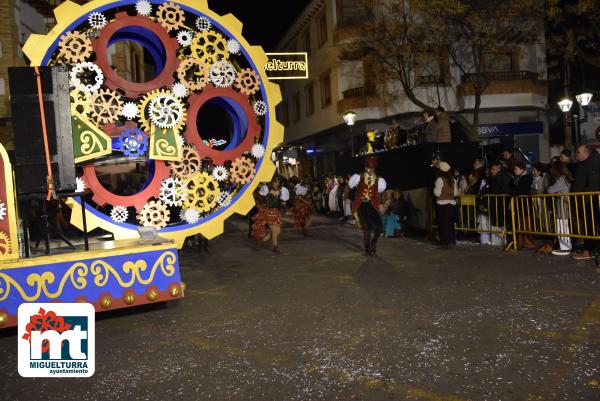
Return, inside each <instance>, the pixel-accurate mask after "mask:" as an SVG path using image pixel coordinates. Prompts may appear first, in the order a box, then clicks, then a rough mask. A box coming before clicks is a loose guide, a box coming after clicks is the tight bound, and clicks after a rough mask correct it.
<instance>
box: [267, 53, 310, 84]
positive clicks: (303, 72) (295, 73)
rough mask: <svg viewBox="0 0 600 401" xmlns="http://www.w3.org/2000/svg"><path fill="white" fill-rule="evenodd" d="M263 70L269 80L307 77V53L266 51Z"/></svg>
mask: <svg viewBox="0 0 600 401" xmlns="http://www.w3.org/2000/svg"><path fill="white" fill-rule="evenodd" d="M267 57H268V58H269V61H267V64H266V65H265V72H266V73H267V77H269V79H270V80H276V79H308V54H307V53H306V52H304V53H267Z"/></svg>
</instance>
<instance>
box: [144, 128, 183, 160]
mask: <svg viewBox="0 0 600 401" xmlns="http://www.w3.org/2000/svg"><path fill="white" fill-rule="evenodd" d="M182 157H183V150H182V148H181V144H180V142H179V141H178V140H177V132H176V131H174V130H173V129H172V128H158V127H153V128H152V135H151V136H150V158H151V159H154V160H169V161H177V160H181V158H182Z"/></svg>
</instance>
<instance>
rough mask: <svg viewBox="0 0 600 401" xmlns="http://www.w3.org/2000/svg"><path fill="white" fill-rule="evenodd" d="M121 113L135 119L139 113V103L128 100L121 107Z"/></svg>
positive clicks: (127, 117) (129, 118)
mask: <svg viewBox="0 0 600 401" xmlns="http://www.w3.org/2000/svg"><path fill="white" fill-rule="evenodd" d="M121 114H122V115H123V117H125V118H126V119H128V120H133V119H134V118H136V117H137V115H138V108H137V104H135V103H133V102H127V103H125V104H124V105H123V108H122V109H121Z"/></svg>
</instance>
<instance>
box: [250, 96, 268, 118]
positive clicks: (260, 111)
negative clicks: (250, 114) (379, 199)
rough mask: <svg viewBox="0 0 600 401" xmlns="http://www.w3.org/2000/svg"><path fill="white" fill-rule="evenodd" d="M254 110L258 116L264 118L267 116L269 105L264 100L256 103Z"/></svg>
mask: <svg viewBox="0 0 600 401" xmlns="http://www.w3.org/2000/svg"><path fill="white" fill-rule="evenodd" d="M253 109H254V112H255V113H256V115H257V116H264V115H265V114H267V104H266V103H265V102H263V101H262V100H259V101H258V102H256V103H254V106H253Z"/></svg>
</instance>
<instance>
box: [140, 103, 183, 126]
mask: <svg viewBox="0 0 600 401" xmlns="http://www.w3.org/2000/svg"><path fill="white" fill-rule="evenodd" d="M148 112H149V115H150V119H151V120H152V123H154V125H156V126H158V127H160V128H173V127H174V126H175V125H177V124H179V123H180V122H181V120H182V118H183V114H184V111H183V104H181V102H180V101H179V100H178V99H177V98H176V97H173V96H171V95H159V96H157V97H156V98H154V100H152V102H151V103H150V107H149V108H148Z"/></svg>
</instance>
